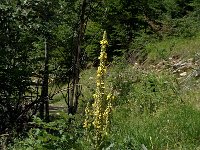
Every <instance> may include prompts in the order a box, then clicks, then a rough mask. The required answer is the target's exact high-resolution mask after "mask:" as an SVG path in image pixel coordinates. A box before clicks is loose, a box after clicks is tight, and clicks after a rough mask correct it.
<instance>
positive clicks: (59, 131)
mask: <svg viewBox="0 0 200 150" xmlns="http://www.w3.org/2000/svg"><path fill="white" fill-rule="evenodd" d="M60 115H61V116H60V117H59V118H57V119H56V120H55V121H53V122H49V123H45V122H43V121H42V120H41V119H39V118H37V117H35V118H34V120H33V122H32V123H31V124H30V125H32V126H33V127H34V128H32V129H30V130H29V132H28V137H26V138H25V139H24V137H23V138H22V139H18V140H16V141H15V144H14V145H11V146H10V149H16V150H17V149H19V150H27V149H30V150H32V149H38V150H39V149H41V150H43V149H44V150H47V149H59V150H62V149H63V150H64V149H74V148H75V149H77V150H78V149H81V145H80V143H79V142H78V140H79V138H80V137H81V136H82V132H81V131H80V129H78V128H75V126H76V124H73V123H71V124H68V123H67V120H68V119H69V117H68V116H66V114H65V113H61V112H60Z"/></svg>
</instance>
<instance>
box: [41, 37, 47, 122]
mask: <svg viewBox="0 0 200 150" xmlns="http://www.w3.org/2000/svg"><path fill="white" fill-rule="evenodd" d="M48 80H49V56H48V49H47V42H46V39H45V64H44V75H43V83H42V93H41V104H40V117H41V119H44V117H45V120H46V121H47V122H48V121H49V98H48Z"/></svg>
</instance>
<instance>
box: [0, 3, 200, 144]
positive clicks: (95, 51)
mask: <svg viewBox="0 0 200 150" xmlns="http://www.w3.org/2000/svg"><path fill="white" fill-rule="evenodd" d="M199 14H200V1H198V0H137V1H136V0H132V1H126V0H93V1H91V0H73V1H72V0H57V1H55V0H1V2H0V41H1V43H0V135H1V134H2V135H4V134H6V135H7V134H8V135H9V136H8V141H9V140H10V142H11V141H12V137H13V136H16V134H18V133H23V132H24V131H25V130H26V131H28V130H29V129H30V125H29V124H28V122H30V121H32V119H33V116H35V115H37V116H39V117H40V119H41V120H43V121H46V122H50V121H51V119H52V118H51V115H50V113H49V110H50V106H49V104H50V102H51V101H54V100H55V97H56V96H57V95H61V97H62V99H64V100H65V102H66V104H67V107H66V114H68V115H75V114H76V113H77V111H78V110H79V99H80V97H81V96H84V95H83V93H82V90H83V89H82V87H81V85H80V84H79V81H80V74H81V72H83V71H84V70H87V69H90V68H93V67H97V66H98V64H99V60H98V56H99V53H100V43H99V41H100V40H101V39H102V34H103V31H107V35H108V42H109V46H108V49H107V53H108V59H109V60H108V61H109V62H108V66H112V65H113V64H117V63H121V62H122V61H123V62H125V63H126V64H135V63H137V64H140V65H143V64H145V63H146V62H147V64H148V63H155V62H156V61H159V60H161V59H164V60H165V59H167V58H168V56H169V54H170V50H171V49H173V47H174V46H175V45H174V44H173V43H172V44H171V45H170V48H169V50H166V49H162V48H161V49H159V50H157V51H156V54H154V55H153V56H152V57H151V55H149V54H152V53H155V47H153V48H152V47H151V46H149V45H151V44H152V43H156V42H157V43H159V42H163V41H167V40H168V39H174V38H179V39H183V40H184V39H191V38H194V37H198V36H199V33H200V27H199V24H200V15H199ZM155 55H156V56H155ZM154 56H155V57H156V58H155V57H154ZM149 57H151V58H149ZM123 67H125V66H123ZM119 84H120V83H119ZM64 85H65V86H64ZM63 86H64V87H63ZM122 89H123V88H122ZM124 90H125V89H124ZM85 97H87V96H85ZM82 99H83V98H82ZM85 101H89V99H86V100H85ZM81 107H85V105H84V104H82V105H81ZM80 111H81V110H80ZM79 113H80V112H79ZM69 122H70V121H69ZM69 122H67V124H68V123H69ZM69 124H70V123H69ZM22 131H23V132H22ZM6 137H7V136H6ZM72 143H73V142H72Z"/></svg>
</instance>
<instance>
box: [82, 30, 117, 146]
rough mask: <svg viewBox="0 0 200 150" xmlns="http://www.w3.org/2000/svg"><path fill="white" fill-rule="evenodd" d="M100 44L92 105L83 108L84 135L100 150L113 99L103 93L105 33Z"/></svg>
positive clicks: (108, 124) (107, 126)
mask: <svg viewBox="0 0 200 150" xmlns="http://www.w3.org/2000/svg"><path fill="white" fill-rule="evenodd" d="M100 44H101V52H100V56H99V60H100V65H99V67H98V70H97V76H96V91H95V94H94V95H93V98H94V103H93V104H92V106H90V104H89V103H88V104H87V107H86V108H85V115H86V119H85V122H84V128H85V129H86V135H87V136H88V137H90V138H89V139H91V140H92V143H93V144H94V148H95V149H101V147H102V146H103V145H104V144H103V143H104V140H105V137H106V136H107V135H108V132H109V126H110V116H111V111H112V100H113V99H114V96H113V94H112V93H109V94H106V93H105V81H104V80H105V74H106V62H107V53H106V47H107V46H108V41H107V37H106V32H105V31H104V34H103V40H102V41H100Z"/></svg>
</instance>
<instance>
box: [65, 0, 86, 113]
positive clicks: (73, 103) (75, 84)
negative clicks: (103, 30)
mask: <svg viewBox="0 0 200 150" xmlns="http://www.w3.org/2000/svg"><path fill="white" fill-rule="evenodd" d="M88 4H89V2H88V0H83V2H82V7H81V15H80V23H79V29H78V36H77V39H76V42H75V49H74V62H73V72H72V73H73V77H72V83H71V84H72V85H71V89H69V90H70V92H68V94H69V95H68V114H72V115H74V114H75V113H76V112H77V107H78V99H79V96H80V85H79V74H80V55H81V44H82V43H81V42H82V39H83V36H84V32H85V27H86V17H85V14H86V9H87V6H88Z"/></svg>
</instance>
